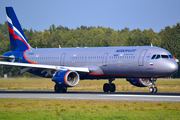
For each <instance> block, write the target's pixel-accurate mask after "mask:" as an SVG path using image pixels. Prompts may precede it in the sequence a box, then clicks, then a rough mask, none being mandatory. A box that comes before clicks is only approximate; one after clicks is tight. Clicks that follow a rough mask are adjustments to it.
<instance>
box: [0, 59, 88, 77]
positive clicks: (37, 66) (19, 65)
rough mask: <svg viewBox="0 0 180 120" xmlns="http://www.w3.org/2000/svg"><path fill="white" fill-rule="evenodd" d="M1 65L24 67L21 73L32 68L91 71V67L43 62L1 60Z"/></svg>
mask: <svg viewBox="0 0 180 120" xmlns="http://www.w3.org/2000/svg"><path fill="white" fill-rule="evenodd" d="M0 65H3V66H11V67H21V68H23V69H22V70H21V72H20V74H22V73H25V72H27V71H28V70H30V69H42V70H43V71H42V73H43V72H45V71H47V72H48V71H51V70H54V71H64V70H74V71H77V72H85V73H89V69H88V68H86V67H68V66H55V65H43V64H29V63H18V62H3V61H0Z"/></svg>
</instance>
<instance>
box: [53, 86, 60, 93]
mask: <svg viewBox="0 0 180 120" xmlns="http://www.w3.org/2000/svg"><path fill="white" fill-rule="evenodd" d="M54 91H55V93H60V87H59V85H57V84H56V85H55V86H54Z"/></svg>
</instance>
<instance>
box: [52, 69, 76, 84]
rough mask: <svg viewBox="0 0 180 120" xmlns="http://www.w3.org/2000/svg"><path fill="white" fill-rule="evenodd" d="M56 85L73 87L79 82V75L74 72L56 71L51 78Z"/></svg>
mask: <svg viewBox="0 0 180 120" xmlns="http://www.w3.org/2000/svg"><path fill="white" fill-rule="evenodd" d="M52 81H54V82H55V83H56V84H58V85H59V86H62V87H74V86H76V85H77V84H78V82H79V74H78V73H77V72H76V71H71V70H67V71H58V72H56V73H55V75H54V77H53V78H52Z"/></svg>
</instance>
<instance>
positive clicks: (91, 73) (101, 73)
mask: <svg viewBox="0 0 180 120" xmlns="http://www.w3.org/2000/svg"><path fill="white" fill-rule="evenodd" d="M89 74H90V75H104V74H103V73H89Z"/></svg>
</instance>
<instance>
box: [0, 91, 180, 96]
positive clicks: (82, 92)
mask: <svg viewBox="0 0 180 120" xmlns="http://www.w3.org/2000/svg"><path fill="white" fill-rule="evenodd" d="M3 93H6V94H8V93H9V94H13V93H18V94H21V93H22V94H25V93H26V94H122V95H124V94H128V95H172V96H180V93H169V92H159V93H149V92H119V91H118V92H114V93H113V92H96V91H95V92H91V91H90V92H89V91H67V92H66V93H55V92H54V91H51V90H32V91H31V90H29V91H27V90H24V91H7V90H1V91H0V95H1V94H3Z"/></svg>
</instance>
